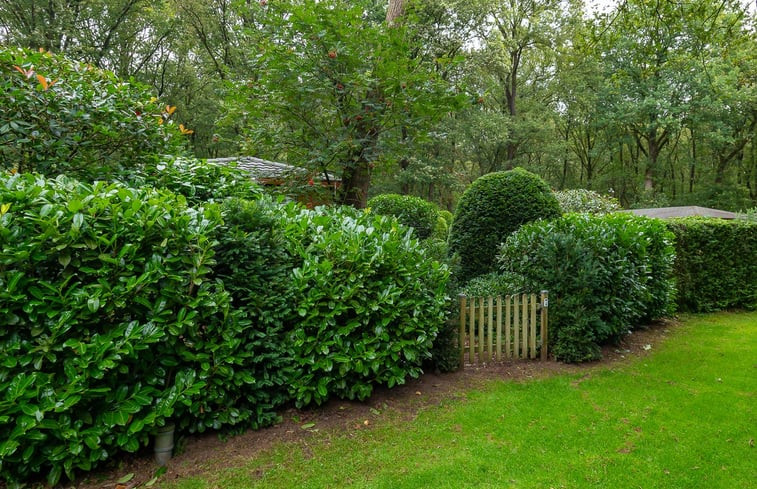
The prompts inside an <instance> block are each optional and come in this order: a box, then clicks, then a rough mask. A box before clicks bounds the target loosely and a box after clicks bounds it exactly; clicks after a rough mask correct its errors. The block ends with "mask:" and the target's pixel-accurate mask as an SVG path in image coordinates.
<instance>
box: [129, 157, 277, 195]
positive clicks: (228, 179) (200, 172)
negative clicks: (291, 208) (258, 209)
mask: <svg viewBox="0 0 757 489" xmlns="http://www.w3.org/2000/svg"><path fill="white" fill-rule="evenodd" d="M129 183H130V184H131V185H134V186H145V185H146V186H151V187H156V188H164V189H167V190H170V191H172V192H174V193H177V194H181V195H183V196H184V197H186V199H187V201H188V202H189V203H190V204H191V205H202V204H204V203H206V202H219V201H222V200H224V199H227V198H231V197H234V198H239V199H247V200H255V199H257V198H259V197H260V196H261V195H262V194H263V190H262V189H261V187H260V186H259V185H258V184H257V183H255V181H254V180H253V179H252V177H251V176H250V174H249V173H248V172H246V171H244V170H241V169H238V168H236V167H233V166H227V165H220V164H215V163H208V162H207V161H205V160H200V159H196V158H164V159H163V160H162V161H160V162H158V163H157V164H150V165H146V167H145V168H144V170H143V171H140V172H139V173H138V174H134V175H131V176H130V177H129Z"/></svg>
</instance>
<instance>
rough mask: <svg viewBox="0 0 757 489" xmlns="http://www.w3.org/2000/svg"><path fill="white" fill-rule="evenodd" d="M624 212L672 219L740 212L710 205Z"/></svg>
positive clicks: (729, 215)
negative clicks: (723, 209)
mask: <svg viewBox="0 0 757 489" xmlns="http://www.w3.org/2000/svg"><path fill="white" fill-rule="evenodd" d="M624 212H630V213H633V214H636V215H637V216H647V217H656V218H658V219H672V218H674V217H691V216H700V217H717V218H720V219H736V218H737V217H738V214H736V213H735V212H728V211H721V210H719V209H710V208H709V207H699V206H696V205H691V206H684V207H657V208H651V209H631V210H627V211H624Z"/></svg>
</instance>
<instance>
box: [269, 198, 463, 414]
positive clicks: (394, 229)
mask: <svg viewBox="0 0 757 489" xmlns="http://www.w3.org/2000/svg"><path fill="white" fill-rule="evenodd" d="M282 224H284V223H282ZM286 224H287V226H288V227H287V230H286V234H287V241H288V243H287V246H288V249H289V252H290V253H291V254H292V256H293V257H294V258H295V259H296V260H297V262H298V265H297V266H296V268H294V269H293V270H292V271H291V276H290V278H289V280H290V284H291V287H292V294H293V297H294V302H293V304H295V305H296V309H295V313H296V327H294V328H293V329H292V332H291V345H292V349H293V352H294V359H295V363H296V370H295V374H294V378H293V379H292V381H291V387H292V395H293V396H294V399H295V402H296V403H297V404H298V405H306V404H309V403H311V402H315V403H321V402H323V401H325V400H326V399H328V398H329V396H330V395H336V396H338V397H343V398H348V399H355V398H357V399H365V398H366V397H368V396H369V395H370V393H371V392H372V389H373V386H374V385H379V384H380V385H387V386H389V387H392V386H394V385H397V384H401V383H404V382H405V380H406V379H407V378H408V377H416V376H418V375H419V374H420V373H421V365H422V363H423V362H424V361H425V360H427V359H429V358H430V352H431V347H432V345H433V342H434V340H435V338H436V336H437V334H438V331H439V327H440V326H441V325H442V324H443V323H444V320H445V316H446V310H445V306H446V304H447V302H446V294H445V287H446V282H447V279H448V277H449V271H448V269H447V267H446V266H445V265H443V264H441V263H439V262H437V261H432V260H429V259H427V258H426V256H425V253H424V251H423V248H422V247H421V245H420V244H419V242H418V241H417V240H415V239H413V237H412V234H411V233H410V232H409V229H408V228H405V227H404V226H398V225H397V223H396V221H395V220H394V219H392V218H389V217H387V216H380V215H376V214H373V213H366V212H361V211H357V210H354V209H352V208H349V207H340V208H331V209H328V208H323V207H319V208H316V209H315V210H300V211H299V212H297V213H296V214H294V215H293V216H291V218H289V219H287V220H286Z"/></svg>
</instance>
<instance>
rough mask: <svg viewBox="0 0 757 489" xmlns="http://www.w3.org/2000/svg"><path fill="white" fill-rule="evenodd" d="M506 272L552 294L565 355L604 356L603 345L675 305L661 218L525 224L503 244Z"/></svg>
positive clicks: (556, 343)
mask: <svg viewBox="0 0 757 489" xmlns="http://www.w3.org/2000/svg"><path fill="white" fill-rule="evenodd" d="M499 260H500V263H501V269H502V271H503V272H506V273H509V274H512V275H513V276H516V277H517V276H520V278H519V279H517V280H516V282H518V283H520V284H522V286H523V287H524V289H525V290H541V289H547V290H549V293H550V312H549V323H550V336H549V342H550V350H551V352H552V353H553V354H554V356H555V358H557V359H558V360H563V361H567V362H581V361H587V360H594V359H597V358H599V356H600V352H601V350H600V345H601V344H603V343H605V342H607V341H613V340H617V339H618V338H620V337H621V336H622V335H623V334H625V333H626V332H627V331H628V330H629V329H631V328H633V327H634V326H635V325H637V324H640V323H643V322H645V321H647V320H649V319H650V318H657V317H661V316H664V315H666V314H668V313H670V312H671V311H672V307H673V305H674V292H675V290H674V281H673V278H672V267H673V260H674V248H673V235H672V233H670V232H669V231H668V230H667V229H666V227H665V224H664V223H663V222H662V221H659V220H657V219H648V218H643V217H636V216H631V215H628V214H609V215H606V216H591V215H588V214H567V215H565V216H563V217H562V218H560V219H557V220H554V221H540V222H536V223H531V224H527V225H524V226H523V227H522V228H520V229H519V230H518V231H516V232H515V233H514V234H512V235H511V236H510V237H509V238H508V239H507V241H506V242H505V243H504V244H503V245H502V248H501V250H500V257H499Z"/></svg>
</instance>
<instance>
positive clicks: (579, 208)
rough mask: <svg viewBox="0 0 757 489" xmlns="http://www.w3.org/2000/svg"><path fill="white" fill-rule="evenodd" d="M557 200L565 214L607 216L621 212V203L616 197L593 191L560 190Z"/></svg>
mask: <svg viewBox="0 0 757 489" xmlns="http://www.w3.org/2000/svg"><path fill="white" fill-rule="evenodd" d="M555 198H557V201H558V202H559V203H560V209H562V211H563V213H565V214H567V213H569V212H588V213H589V214H607V213H608V212H615V211H617V210H620V202H619V201H618V199H616V198H615V197H611V196H609V195H602V194H599V193H597V192H595V191H593V190H586V189H582V188H578V189H572V190H559V191H557V192H555Z"/></svg>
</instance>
